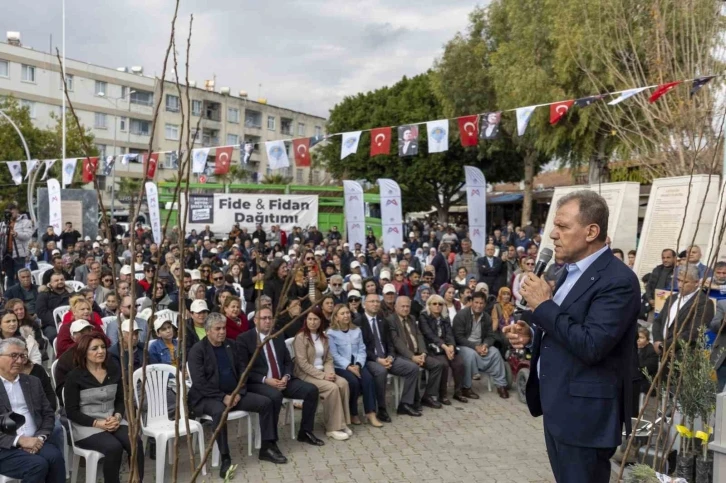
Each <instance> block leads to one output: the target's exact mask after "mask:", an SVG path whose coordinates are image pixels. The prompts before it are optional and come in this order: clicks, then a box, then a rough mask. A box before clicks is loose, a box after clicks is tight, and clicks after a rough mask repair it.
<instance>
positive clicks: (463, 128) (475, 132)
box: [457, 114, 479, 146]
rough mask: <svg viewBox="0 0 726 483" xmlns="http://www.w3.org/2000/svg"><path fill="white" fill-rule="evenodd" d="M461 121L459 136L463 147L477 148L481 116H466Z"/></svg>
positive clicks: (459, 119)
mask: <svg viewBox="0 0 726 483" xmlns="http://www.w3.org/2000/svg"><path fill="white" fill-rule="evenodd" d="M457 120H458V121H459V135H460V136H461V145H462V146H476V145H477V144H478V143H479V116H477V115H476V114H474V115H473V116H464V117H460V118H458V119H457Z"/></svg>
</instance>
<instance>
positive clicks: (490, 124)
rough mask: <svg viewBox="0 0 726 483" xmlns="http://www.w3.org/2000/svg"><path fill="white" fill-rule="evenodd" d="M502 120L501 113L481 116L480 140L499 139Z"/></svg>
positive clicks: (489, 113)
mask: <svg viewBox="0 0 726 483" xmlns="http://www.w3.org/2000/svg"><path fill="white" fill-rule="evenodd" d="M501 120H502V113H501V112H487V113H486V114H482V115H481V120H480V121H479V128H480V131H479V139H496V138H498V137H499V122H500V121H501Z"/></svg>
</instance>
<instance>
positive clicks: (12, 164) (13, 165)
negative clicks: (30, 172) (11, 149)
mask: <svg viewBox="0 0 726 483" xmlns="http://www.w3.org/2000/svg"><path fill="white" fill-rule="evenodd" d="M8 169H9V170H10V177H11V178H13V182H14V183H15V184H20V183H22V182H23V165H22V164H20V161H8Z"/></svg>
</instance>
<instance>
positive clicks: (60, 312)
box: [53, 282, 71, 354]
mask: <svg viewBox="0 0 726 483" xmlns="http://www.w3.org/2000/svg"><path fill="white" fill-rule="evenodd" d="M66 283H68V282H66ZM70 311H71V306H70V305H61V306H60V307H57V308H56V309H54V310H53V320H55V328H56V330H58V328H60V326H61V324H62V323H63V317H65V316H66V314H67V313H68V312H70ZM56 354H57V352H56Z"/></svg>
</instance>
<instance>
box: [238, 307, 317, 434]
mask: <svg viewBox="0 0 726 483" xmlns="http://www.w3.org/2000/svg"><path fill="white" fill-rule="evenodd" d="M255 325H256V327H255V328H253V329H250V330H248V331H247V332H244V333H242V334H240V335H238V336H237V344H236V345H237V352H238V354H239V358H240V364H241V365H242V367H243V368H244V367H247V365H248V364H249V362H250V360H251V359H252V354H254V352H255V349H257V345H258V344H261V343H262V341H263V340H264V339H265V337H267V336H268V335H270V334H271V333H272V328H273V327H274V325H275V319H274V317H273V316H272V309H270V308H268V307H265V308H261V309H260V310H258V311H257V313H256V314H255ZM247 388H248V390H249V391H250V392H251V393H255V394H260V395H262V396H265V397H267V398H269V399H271V400H272V415H273V416H272V417H273V420H274V421H273V423H274V426H273V427H274V428H275V440H277V421H278V419H279V417H280V409H282V400H283V398H289V399H302V400H303V411H302V421H301V423H300V431H299V432H298V434H297V439H298V441H302V442H304V443H308V444H311V445H313V446H323V445H324V444H325V442H324V441H322V440H320V439H318V438H317V437H316V436H315V434H313V424H314V423H315V411H316V410H317V408H318V399H319V392H318V388H317V387H315V386H314V385H312V384H310V383H309V382H305V381H302V380H300V379H298V378H297V377H295V376H293V364H292V358H291V357H290V353H289V352H288V350H287V346H286V345H285V341H284V340H283V339H282V338H280V337H278V338H275V339H271V340H270V342H268V343H267V344H265V346H264V347H263V348H262V350H261V351H260V354H259V355H258V356H257V358H256V359H255V361H254V362H253V363H252V368H251V369H250V372H249V376H248V379H247Z"/></svg>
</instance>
